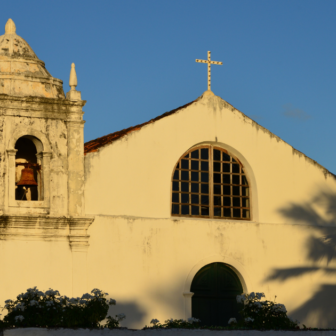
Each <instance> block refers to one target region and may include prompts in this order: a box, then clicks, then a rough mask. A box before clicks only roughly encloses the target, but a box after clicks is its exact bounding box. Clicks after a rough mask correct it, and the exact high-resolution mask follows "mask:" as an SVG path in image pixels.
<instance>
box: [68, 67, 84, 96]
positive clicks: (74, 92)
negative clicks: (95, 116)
mask: <svg viewBox="0 0 336 336" xmlns="http://www.w3.org/2000/svg"><path fill="white" fill-rule="evenodd" d="M69 86H70V91H69V92H67V94H66V98H67V99H70V100H82V98H81V93H80V91H77V90H76V86H77V75H76V69H75V63H72V64H71V70H70V78H69Z"/></svg>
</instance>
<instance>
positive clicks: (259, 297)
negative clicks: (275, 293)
mask: <svg viewBox="0 0 336 336" xmlns="http://www.w3.org/2000/svg"><path fill="white" fill-rule="evenodd" d="M256 297H257V299H258V300H260V299H261V298H262V297H265V294H264V293H256Z"/></svg>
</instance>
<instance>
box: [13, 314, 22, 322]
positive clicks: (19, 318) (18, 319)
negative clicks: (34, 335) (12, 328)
mask: <svg viewBox="0 0 336 336" xmlns="http://www.w3.org/2000/svg"><path fill="white" fill-rule="evenodd" d="M14 319H15V322H18V321H20V322H21V321H23V320H24V317H23V316H22V315H18V316H15V317H14Z"/></svg>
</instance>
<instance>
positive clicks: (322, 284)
mask: <svg viewBox="0 0 336 336" xmlns="http://www.w3.org/2000/svg"><path fill="white" fill-rule="evenodd" d="M199 144H215V145H216V146H219V147H222V148H224V149H227V150H228V151H230V152H231V153H232V154H234V155H235V156H236V157H238V159H239V160H240V161H241V162H242V163H243V165H244V167H245V172H246V174H247V175H248V178H249V181H250V187H251V197H252V200H251V203H252V218H251V221H235V220H225V219H221V220H214V219H196V218H193V219H192V218H181V217H179V218H177V217H172V216H171V214H170V209H171V177H172V173H173V170H174V167H175V165H176V163H177V161H178V159H179V158H180V157H181V156H182V154H183V153H184V152H186V151H187V150H188V149H190V148H191V147H193V146H195V145H199ZM85 173H86V181H85V183H86V184H85V197H86V212H87V214H90V215H93V216H96V219H95V221H94V222H93V224H92V225H91V227H90V229H89V234H90V236H91V238H90V248H89V251H88V274H89V275H88V287H89V288H94V287H98V288H102V289H104V290H105V291H107V292H109V293H110V294H111V296H112V297H113V298H115V299H116V300H117V306H115V307H113V308H112V310H111V312H112V313H114V312H115V313H120V312H123V313H125V314H126V315H128V317H129V318H128V319H127V320H125V325H127V326H129V327H135V328H139V327H141V326H143V325H145V324H148V323H149V321H150V320H151V319H152V318H158V319H160V320H165V319H167V318H171V317H173V318H186V317H189V316H187V315H188V314H190V301H188V299H186V298H185V297H184V296H183V293H185V292H188V291H190V284H191V281H192V278H193V276H194V275H195V274H196V273H197V271H198V270H199V269H200V268H201V267H203V266H205V265H206V264H209V263H211V262H224V263H227V264H229V265H231V266H232V267H233V268H234V269H235V270H236V272H237V273H238V274H239V276H240V277H241V279H242V282H243V285H244V287H245V289H246V290H248V291H261V292H265V294H266V295H267V298H268V299H274V296H275V295H277V302H281V303H284V304H285V305H286V307H287V309H288V310H289V313H290V315H291V316H293V317H294V318H298V319H299V320H300V321H301V322H302V323H305V324H307V325H309V326H320V327H327V326H328V327H332V326H335V322H334V318H333V316H334V314H335V313H336V312H335V310H334V308H333V302H334V301H333V300H334V299H335V298H336V288H335V286H334V283H335V280H336V277H335V272H334V271H333V270H334V269H336V268H335V261H334V259H333V254H332V248H331V247H330V246H331V245H332V244H334V238H333V237H334V236H330V237H331V238H330V239H331V243H330V244H331V245H330V244H329V245H328V246H329V247H330V248H329V247H328V246H327V245H326V244H325V241H324V240H323V237H325V236H326V235H328V234H333V230H334V228H335V224H336V221H335V218H336V214H335V210H333V204H334V201H335V199H336V197H335V195H336V181H335V179H334V176H333V175H332V174H330V173H329V172H327V171H326V170H325V169H324V168H323V167H321V166H319V165H318V164H316V163H314V162H313V161H312V160H311V159H308V158H306V157H305V156H304V155H303V154H301V153H299V152H297V151H295V150H294V149H293V148H292V147H290V146H289V145H288V144H286V143H285V142H284V141H282V140H281V139H279V138H277V137H276V136H274V135H272V134H271V133H270V132H268V131H267V130H265V129H263V128H262V127H260V126H259V125H257V124H256V123H254V122H253V121H251V120H250V119H249V118H248V117H246V116H244V115H243V114H242V113H241V112H239V111H237V110H235V109H234V108H232V107H231V106H230V105H229V104H227V103H226V102H224V101H223V100H222V99H220V98H219V97H216V96H214V97H209V96H204V97H203V98H201V99H199V100H198V101H196V102H195V103H194V104H192V105H190V106H188V107H186V108H184V109H181V110H179V111H178V112H176V113H175V114H173V115H170V116H169V117H166V118H163V119H161V120H158V121H156V122H154V123H151V124H148V125H146V126H144V127H143V128H142V129H141V130H138V131H134V132H131V133H129V134H128V135H126V136H124V137H123V138H121V139H120V140H118V141H115V142H114V143H112V144H110V145H108V146H105V147H103V148H100V150H99V151H98V152H95V153H89V154H87V155H86V158H85ZM328 256H329V257H328ZM327 261H328V262H327Z"/></svg>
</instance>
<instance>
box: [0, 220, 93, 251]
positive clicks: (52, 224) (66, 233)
mask: <svg viewBox="0 0 336 336" xmlns="http://www.w3.org/2000/svg"><path fill="white" fill-rule="evenodd" d="M93 221H94V217H80V218H75V217H51V216H35V215H24V216H23V215H22V216H21V215H19V216H17V215H2V216H0V240H44V241H59V240H65V241H69V244H70V247H71V250H72V251H77V252H81V251H82V252H84V251H87V248H88V247H89V238H90V236H89V235H88V234H87V229H88V228H89V226H90V225H91V224H92V222H93Z"/></svg>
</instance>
